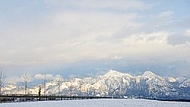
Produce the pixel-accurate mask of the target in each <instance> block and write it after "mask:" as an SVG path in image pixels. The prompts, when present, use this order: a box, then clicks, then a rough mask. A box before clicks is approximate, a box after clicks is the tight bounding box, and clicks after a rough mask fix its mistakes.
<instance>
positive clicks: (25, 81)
mask: <svg viewBox="0 0 190 107" xmlns="http://www.w3.org/2000/svg"><path fill="white" fill-rule="evenodd" d="M28 82H29V77H28V75H27V74H26V73H24V76H23V84H24V94H25V95H26V94H27V90H28Z"/></svg>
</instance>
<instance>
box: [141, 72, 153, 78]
mask: <svg viewBox="0 0 190 107" xmlns="http://www.w3.org/2000/svg"><path fill="white" fill-rule="evenodd" d="M142 76H148V77H149V76H156V74H154V73H153V72H151V71H145V72H144V73H143V75H142Z"/></svg>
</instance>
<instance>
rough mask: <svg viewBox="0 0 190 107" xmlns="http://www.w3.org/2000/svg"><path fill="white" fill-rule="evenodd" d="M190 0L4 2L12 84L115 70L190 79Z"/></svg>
mask: <svg viewBox="0 0 190 107" xmlns="http://www.w3.org/2000/svg"><path fill="white" fill-rule="evenodd" d="M189 11H190V1H189V0H158V1H155V0H0V67H1V68H2V71H3V72H4V74H5V75H6V80H7V82H9V83H15V82H19V81H21V77H22V76H23V75H24V74H25V73H27V74H28V75H29V76H30V78H31V80H33V79H40V78H42V77H43V76H45V75H46V76H47V77H49V78H55V77H59V76H62V77H63V78H66V77H69V76H71V75H72V76H92V75H98V74H101V73H105V72H107V71H109V70H111V69H114V70H117V71H120V72H124V73H130V74H136V75H138V74H142V73H143V72H144V71H147V70H149V71H152V72H154V73H156V74H158V75H161V76H174V77H180V76H183V77H190V14H189Z"/></svg>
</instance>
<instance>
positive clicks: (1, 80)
mask: <svg viewBox="0 0 190 107" xmlns="http://www.w3.org/2000/svg"><path fill="white" fill-rule="evenodd" d="M4 80H5V75H4V74H3V68H1V72H0V94H2V93H1V91H2V88H3V85H4Z"/></svg>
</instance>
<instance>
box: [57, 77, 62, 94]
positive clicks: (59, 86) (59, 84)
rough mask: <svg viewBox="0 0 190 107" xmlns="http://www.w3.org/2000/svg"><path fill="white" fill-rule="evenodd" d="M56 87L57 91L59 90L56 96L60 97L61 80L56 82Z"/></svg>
mask: <svg viewBox="0 0 190 107" xmlns="http://www.w3.org/2000/svg"><path fill="white" fill-rule="evenodd" d="M57 85H58V90H59V92H58V95H60V94H61V79H59V80H58V81H57Z"/></svg>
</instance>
